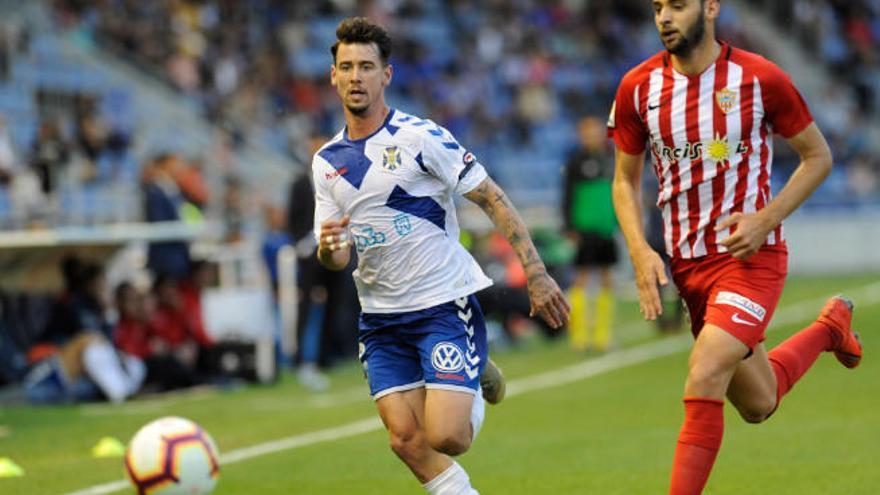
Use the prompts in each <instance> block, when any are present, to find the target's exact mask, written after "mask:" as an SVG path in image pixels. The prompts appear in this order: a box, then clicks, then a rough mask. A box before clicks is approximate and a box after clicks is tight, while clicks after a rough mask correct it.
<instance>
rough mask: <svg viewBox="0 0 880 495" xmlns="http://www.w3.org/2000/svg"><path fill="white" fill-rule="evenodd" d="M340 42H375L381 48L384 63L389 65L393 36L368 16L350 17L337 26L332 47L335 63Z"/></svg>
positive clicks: (380, 55) (380, 53)
mask: <svg viewBox="0 0 880 495" xmlns="http://www.w3.org/2000/svg"><path fill="white" fill-rule="evenodd" d="M340 43H364V44H370V43H375V44H376V46H377V47H378V48H379V57H380V58H381V59H382V65H388V58H389V57H390V56H391V37H389V36H388V32H387V31H385V29H384V28H383V27H382V26H380V25H378V24H374V23H373V22H371V21H370V20H369V19H367V18H366V17H349V18H348V19H343V20H342V22H340V23H339V26H337V27H336V43H333V46H331V47H330V53H332V54H333V63H334V64H335V63H336V52H337V51H338V50H339V44H340Z"/></svg>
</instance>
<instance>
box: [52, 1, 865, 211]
mask: <svg viewBox="0 0 880 495" xmlns="http://www.w3.org/2000/svg"><path fill="white" fill-rule="evenodd" d="M778 4H779V7H778V9H779V10H780V12H783V14H782V17H780V19H787V18H790V17H785V15H786V13H787V11H786V10H785V6H786V5H787V6H788V7H789V8H788V10H790V11H793V12H798V13H800V14H799V17H797V18H798V19H799V20H800V21H799V24H797V26H798V27H797V28H796V29H799V30H801V32H802V33H804V35H803V36H802V37H803V38H805V39H810V38H811V36H808V35H807V33H809V32H811V31H810V29H813V31H815V30H816V29H818V27H815V26H814V24H815V22H813V24H810V23H811V21H809V19H810V17H809V16H808V15H806V14H804V12H806V11H808V10H809V8H808V7H809V6H815V7H814V9H829V10H830V12H831V14H833V15H832V18H833V19H834V20H835V22H833V23H831V24H830V26H831V28H832V29H833V30H834V31H832V32H831V33H830V34H828V35H825V36H821V37H819V38H821V39H822V40H823V50H821V53H823V55H824V57H825V59H826V61H827V62H828V67H829V69H830V70H831V71H833V72H834V73H836V74H839V75H841V76H842V77H843V78H845V79H846V80H847V81H852V84H853V90H852V91H850V92H846V94H833V95H831V96H828V95H822V96H823V97H825V98H834V99H835V101H834V102H833V103H834V106H836V107H838V108H841V110H839V111H837V112H835V114H832V115H830V116H829V117H827V118H825V120H827V121H828V122H827V125H826V127H831V128H832V131H833V132H832V134H833V137H840V138H841V139H833V140H834V141H836V142H835V145H836V148H837V151H838V153H837V154H838V156H839V157H840V158H841V163H842V164H844V165H845V166H846V167H847V168H849V167H850V166H851V167H852V168H853V169H854V170H853V173H852V174H845V173H843V172H840V173H839V174H838V175H839V177H840V178H839V180H837V181H834V180H832V185H831V186H829V187H827V189H828V191H825V192H827V193H830V194H831V196H832V200H831V201H830V202H831V203H834V202H835V201H838V200H839V201H847V200H848V199H850V198H852V197H853V196H854V195H853V194H851V193H853V192H855V193H857V194H855V196H857V197H861V198H864V197H876V195H877V186H876V184H874V187H868V186H866V184H871V182H870V181H864V180H858V178H860V177H863V176H866V175H868V174H871V175H872V176H873V175H876V169H877V167H878V165H877V164H876V163H874V162H873V161H872V160H871V159H870V157H865V156H864V153H863V152H862V148H863V146H864V141H865V139H864V132H853V131H854V130H858V129H859V126H860V123H861V121H862V119H863V118H866V117H870V110H869V111H868V113H867V115H866V116H865V117H863V116H862V114H861V112H857V111H856V110H857V109H868V108H873V106H875V105H873V103H870V104H869V102H868V101H866V98H869V99H870V98H876V95H875V96H873V97H872V96H870V95H871V94H872V91H873V90H872V89H871V87H869V86H873V85H875V84H871V81H876V80H877V78H876V77H874V78H871V74H873V72H871V71H872V70H873V71H874V72H876V62H873V63H870V64H867V65H864V66H865V67H866V68H867V69H865V70H866V71H867V72H866V73H864V74H862V73H861V71H860V73H859V74H855V73H850V72H841V71H840V70H839V69H840V64H844V65H846V66H847V67H859V66H861V65H856V64H853V63H848V62H852V61H853V60H855V59H858V60H864V59H870V58H871V57H872V56H873V57H874V58H876V55H872V54H875V53H876V52H877V50H876V44H877V41H876V36H875V35H873V34H872V29H873V30H874V31H876V21H875V22H874V23H873V24H871V21H870V20H871V19H876V12H874V10H876V6H874V7H872V5H873V4H871V3H869V2H830V3H826V2H808V1H802V2H792V1H789V2H779V3H778ZM783 4H784V5H783ZM55 5H56V13H57V17H58V18H59V19H60V22H61V23H62V24H63V25H66V26H68V27H69V29H74V30H76V31H77V32H78V33H79V34H80V35H82V36H84V37H87V38H89V39H90V40H93V41H94V42H95V43H96V44H98V46H101V47H103V48H105V49H107V50H109V51H111V52H114V53H119V54H121V55H123V56H124V57H125V58H126V60H132V61H134V62H133V63H134V64H135V65H137V66H138V67H141V68H143V69H145V70H147V71H149V72H151V73H153V74H156V75H158V76H159V77H161V78H162V79H164V80H166V81H167V82H168V83H169V84H170V85H172V86H173V87H175V88H177V90H178V91H180V92H181V93H183V94H185V95H187V97H188V99H190V100H191V101H192V102H194V103H195V104H197V105H199V106H200V107H201V108H202V111H203V114H204V115H205V116H206V117H207V118H208V119H211V120H212V121H217V122H220V123H221V125H223V126H224V127H226V128H228V129H229V130H230V131H231V132H232V133H233V134H234V135H235V136H240V137H242V138H244V139H246V140H253V141H255V142H258V143H260V144H262V145H265V146H268V147H270V148H274V149H275V150H278V151H280V152H282V153H286V154H288V155H289V156H290V157H291V158H293V159H294V160H296V161H299V162H304V163H307V162H308V160H309V157H308V156H306V153H307V150H308V149H309V147H308V144H307V142H308V139H309V137H310V136H311V135H314V134H323V135H333V134H335V132H336V131H337V129H338V128H339V127H340V122H339V115H337V112H335V111H334V109H335V106H334V102H335V94H334V93H333V91H332V89H331V88H329V87H328V85H327V84H326V79H327V65H328V62H329V56H328V53H327V46H329V45H330V44H331V43H332V40H333V30H334V28H335V25H336V23H337V22H338V19H339V18H341V17H342V16H344V15H350V14H353V13H356V9H355V8H354V7H347V6H344V5H348V4H345V3H343V2H281V1H270V2H260V3H250V2H223V1H208V2H171V3H161V4H156V5H154V4H152V3H143V2H107V3H101V4H95V5H91V6H85V5H84V4H82V3H81V2H72V1H59V2H56V3H55ZM352 5H353V4H352ZM370 5H371V6H370V7H369V8H368V9H367V12H361V13H366V14H367V15H370V16H372V17H374V18H376V19H379V20H380V21H382V22H384V23H386V24H387V25H388V26H389V27H390V28H391V30H392V31H394V32H395V33H396V35H397V38H398V39H399V41H398V46H397V47H396V56H395V57H394V60H393V63H394V66H395V78H396V82H395V85H393V86H392V90H391V92H390V94H391V101H392V102H393V104H396V105H399V106H401V107H402V108H406V109H407V110H408V111H411V112H415V113H420V114H426V115H431V116H434V118H435V119H436V120H437V121H438V122H439V123H441V124H442V125H444V126H445V127H447V128H449V129H450V130H451V131H452V132H453V134H455V135H459V136H466V139H467V143H466V144H467V145H468V146H469V147H472V148H473V149H474V151H475V152H476V153H477V155H478V156H479V157H480V158H481V161H482V162H484V163H486V164H487V165H488V166H489V167H490V168H491V172H492V173H493V175H494V176H495V177H496V178H497V179H498V180H499V181H500V182H501V183H502V184H503V185H505V186H506V187H507V188H508V189H510V190H512V194H513V195H514V196H515V197H516V199H518V200H519V201H520V202H521V203H525V204H529V205H533V204H538V203H542V202H546V201H548V200H553V199H555V198H556V197H558V190H559V174H558V173H557V172H558V168H559V166H560V164H561V162H562V160H563V157H564V155H565V152H566V151H567V150H568V149H569V148H570V147H571V146H572V145H573V144H574V133H573V130H572V129H573V128H574V125H573V124H574V123H575V122H576V121H577V119H578V118H579V117H580V116H582V115H584V114H588V113H596V114H604V113H606V112H607V111H608V108H607V106H608V104H607V102H608V101H610V100H611V96H612V92H613V91H614V88H615V87H616V83H617V81H619V79H620V77H621V76H622V75H623V73H624V72H625V71H626V70H628V69H629V68H630V67H631V66H633V65H634V64H635V63H637V62H638V61H639V60H642V59H644V58H645V56H646V55H648V54H650V53H652V52H654V51H656V50H657V49H658V48H659V44H658V42H657V40H656V35H655V33H654V31H653V27H652V26H651V25H650V23H647V22H646V21H648V20H649V19H648V18H647V17H646V15H648V14H649V13H648V12H647V11H646V10H645V9H643V8H640V7H641V6H640V5H639V2H636V1H621V2H589V3H584V4H574V3H565V2H494V3H493V4H492V7H491V8H489V7H487V6H481V5H480V4H479V2H473V1H458V2H451V3H448V5H447V2H442V1H439V0H433V1H425V2H414V1H406V2H395V3H383V2H376V3H374V4H370ZM724 12H725V16H724V17H723V18H722V19H721V21H720V27H721V33H722V36H723V37H724V38H726V39H728V40H730V41H732V42H734V43H736V44H738V45H740V46H743V47H745V48H748V47H749V46H750V34H749V32H748V26H744V27H743V28H739V27H736V26H742V23H740V22H739V19H738V14H737V12H738V10H737V4H736V3H731V5H729V7H728V8H726V9H725V11H724ZM862 12H868V13H871V14H872V15H873V17H871V16H868V17H865V16H860V15H859V14H860V13H862ZM822 13H823V15H824V14H825V12H824V10H822ZM859 19H863V20H859ZM477 25H479V26H481V28H480V29H479V30H477V29H475V26H477ZM822 29H828V27H827V26H826V25H825V24H822ZM812 38H816V36H812ZM872 43H873V44H872ZM623 47H625V49H623ZM835 47H837V48H835ZM872 47H873V48H874V49H873V50H872V49H871V48H872ZM805 49H807V50H811V49H812V47H811V46H809V45H807V46H805ZM768 56H770V57H771V58H772V56H773V54H768ZM868 62H870V60H868ZM438 80H439V81H442V84H435V83H436V82H437V81H438ZM429 82H430V83H431V84H428V83H429ZM428 88H430V89H428ZM475 88H477V89H478V90H475ZM481 95H490V97H488V98H485V97H481ZM809 96H810V97H811V99H813V100H817V99H819V98H820V95H819V94H816V95H809ZM827 106H832V105H831V102H829V104H828V105H827ZM841 114H842V115H841ZM866 162H871V163H866ZM783 168H784V165H783ZM785 175H786V174H783V177H782V178H781V179H780V180H783V179H784V176H785ZM851 175H855V178H853V177H850V176H851ZM526 177H527V178H528V181H527V183H525V182H526V181H524V178H526ZM875 182H876V181H875ZM823 197H827V196H826V195H823Z"/></svg>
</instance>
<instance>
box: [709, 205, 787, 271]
mask: <svg viewBox="0 0 880 495" xmlns="http://www.w3.org/2000/svg"><path fill="white" fill-rule="evenodd" d="M734 225H735V226H736V231H734V232H733V233H732V234H730V235H729V236H727V238H725V239H723V240H721V241H720V242H719V244H721V245H722V246H724V247H726V248H727V251H728V252H729V253H730V255H731V256H733V257H734V258H736V259H740V260H745V259H747V258H749V257H750V256H752V255H753V254H755V253H757V252H758V249H760V248H761V246H763V245H764V242H766V241H767V235H768V234H769V233H770V231H771V230H773V229H774V228H775V227H776V226H775V225H769V224H768V222H766V221H765V219H764V218H763V216H762V215H761V214H760V212H758V213H748V214H743V213H734V214H733V215H731V216H730V217H728V218H727V219H726V220H724V221H723V222H721V223H719V224H718V225H717V226H716V227H715V231H716V232H718V231H719V230H724V229H726V228H730V227H733V226H734Z"/></svg>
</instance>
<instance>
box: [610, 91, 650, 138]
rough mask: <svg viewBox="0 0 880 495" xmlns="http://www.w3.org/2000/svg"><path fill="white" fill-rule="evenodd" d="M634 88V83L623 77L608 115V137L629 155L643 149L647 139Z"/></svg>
mask: <svg viewBox="0 0 880 495" xmlns="http://www.w3.org/2000/svg"><path fill="white" fill-rule="evenodd" d="M635 88H636V85H635V84H634V83H633V82H631V81H630V80H629V78H628V77H624V78H623V81H621V83H620V86H619V87H618V88H617V95H616V96H615V97H614V103H613V104H612V105H611V113H610V114H609V115H608V137H611V138H613V139H614V145H615V146H617V148H618V149H620V150H622V151H624V152H626V153H629V154H630V155H637V154H639V153H641V152H643V151H645V143H646V142H647V141H648V131H647V129H646V128H645V124H644V122H642V119H641V117H639V113H638V111H637V110H636V104H635Z"/></svg>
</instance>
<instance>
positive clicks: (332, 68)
mask: <svg viewBox="0 0 880 495" xmlns="http://www.w3.org/2000/svg"><path fill="white" fill-rule="evenodd" d="M330 84H331V85H333V86H334V87H335V86H336V64H333V65H331V66H330Z"/></svg>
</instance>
